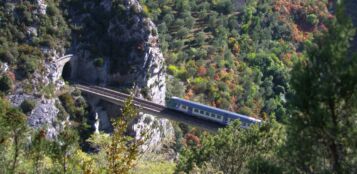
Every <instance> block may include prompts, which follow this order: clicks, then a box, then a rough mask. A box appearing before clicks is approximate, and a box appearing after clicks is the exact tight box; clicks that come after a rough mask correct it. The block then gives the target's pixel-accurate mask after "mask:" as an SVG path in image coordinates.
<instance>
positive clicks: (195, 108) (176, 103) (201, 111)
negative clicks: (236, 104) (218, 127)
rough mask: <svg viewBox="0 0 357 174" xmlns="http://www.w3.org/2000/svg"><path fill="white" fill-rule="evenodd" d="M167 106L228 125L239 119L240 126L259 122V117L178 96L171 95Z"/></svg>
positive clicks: (245, 126)
mask: <svg viewBox="0 0 357 174" xmlns="http://www.w3.org/2000/svg"><path fill="white" fill-rule="evenodd" d="M167 107H168V108H170V109H173V110H176V111H179V112H183V113H186V114H189V115H192V116H195V117H200V118H203V119H206V120H210V121H213V122H217V123H220V124H223V125H228V124H229V123H230V122H232V121H234V120H237V119H239V120H240V122H241V127H242V128H247V127H249V126H250V125H252V124H259V125H260V124H261V122H262V121H261V120H260V119H256V118H252V117H249V116H246V115H242V114H238V113H234V112H230V111H226V110H223V109H219V108H215V107H211V106H207V105H203V104H201V103H197V102H192V101H189V100H185V99H182V98H179V97H171V98H170V99H169V101H168V102H167Z"/></svg>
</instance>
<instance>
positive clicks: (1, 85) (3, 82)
mask: <svg viewBox="0 0 357 174" xmlns="http://www.w3.org/2000/svg"><path fill="white" fill-rule="evenodd" d="M11 88H12V80H11V79H10V78H9V77H8V76H6V75H5V76H3V77H0V91H2V92H5V93H7V92H9V91H10V90H11Z"/></svg>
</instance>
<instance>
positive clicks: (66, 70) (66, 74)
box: [62, 62, 72, 81]
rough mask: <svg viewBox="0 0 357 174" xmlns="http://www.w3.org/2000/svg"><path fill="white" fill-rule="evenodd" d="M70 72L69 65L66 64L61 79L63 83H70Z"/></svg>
mask: <svg viewBox="0 0 357 174" xmlns="http://www.w3.org/2000/svg"><path fill="white" fill-rule="evenodd" d="M71 72H72V67H71V63H70V62H67V63H66V64H65V65H64V67H63V71H62V78H63V79H64V80H65V81H70V80H71Z"/></svg>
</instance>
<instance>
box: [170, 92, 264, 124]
mask: <svg viewBox="0 0 357 174" xmlns="http://www.w3.org/2000/svg"><path fill="white" fill-rule="evenodd" d="M171 98H172V99H175V100H178V101H180V102H184V103H188V104H194V105H197V106H200V107H203V108H208V109H211V110H215V111H219V112H222V113H225V114H230V115H234V116H237V117H240V118H245V119H248V120H252V121H256V122H261V120H260V119H256V118H253V117H249V116H246V115H242V114H238V113H235V112H231V111H227V110H223V109H220V108H215V107H212V106H207V105H204V104H201V103H197V102H193V101H189V100H185V99H182V98H179V97H171Z"/></svg>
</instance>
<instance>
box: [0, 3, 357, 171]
mask: <svg viewBox="0 0 357 174" xmlns="http://www.w3.org/2000/svg"><path fill="white" fill-rule="evenodd" d="M111 2H112V4H111V5H112V8H111V10H105V7H104V5H100V4H102V1H97V0H95V1H82V0H62V1H59V0H48V1H46V4H47V9H46V14H42V13H40V12H38V9H39V4H37V2H36V1H16V2H15V1H11V2H10V1H4V2H0V61H1V62H5V63H7V64H9V68H8V71H7V72H5V73H2V74H0V173H39V174H41V173H86V174H93V173H118V174H123V173H124V174H125V173H127V174H128V173H192V174H198V173H227V174H229V173H232V174H236V173H276V174H280V173H281V174H282V173H333V174H335V173H336V174H340V173H357V167H356V166H357V148H356V144H357V141H356V138H355V137H357V128H356V127H357V125H356V124H357V110H356V109H357V96H356V89H357V81H356V79H357V77H356V76H357V72H356V71H357V56H356V55H357V54H356V53H355V52H354V51H351V50H350V41H351V39H352V37H353V36H354V35H355V29H354V28H353V26H352V24H351V22H350V21H349V19H348V18H347V17H345V16H344V11H343V10H342V8H341V4H338V3H337V7H338V8H336V9H334V10H333V11H334V14H335V16H334V15H332V14H331V13H330V12H329V10H328V9H327V1H325V0H321V1H320V0H319V1H317V0H316V1H307V0H306V1H296V0H264V1H260V0H250V1H247V2H246V1H243V0H210V1H206V0H190V1H188V0H176V1H173V0H161V1H154V0H140V3H141V4H142V7H143V8H142V11H141V9H140V8H139V7H132V8H131V9H129V12H128V11H126V10H127V9H126V8H125V5H124V4H123V3H124V1H123V0H113V1H111ZM88 4H89V5H88ZM342 5H343V4H342ZM134 15H138V16H145V17H149V18H151V19H152V20H153V21H154V22H155V23H156V24H157V30H156V29H155V28H152V29H151V31H149V28H148V27H144V28H140V29H138V30H140V31H142V30H145V31H143V32H145V33H148V32H151V34H152V35H154V36H156V35H159V37H160V42H157V43H160V47H161V49H162V51H163V53H164V55H165V57H166V63H167V70H168V73H169V76H168V80H167V82H168V84H167V97H171V96H178V97H184V98H186V99H190V100H195V101H199V102H202V103H206V104H209V105H212V106H215V107H220V108H224V109H229V110H231V111H235V112H239V113H242V114H246V115H249V116H252V117H257V118H262V119H263V120H264V121H263V122H262V123H261V125H254V126H252V127H250V128H248V129H243V128H241V125H240V122H239V121H236V122H233V123H232V124H231V125H229V126H228V127H226V128H224V129H220V130H219V131H218V133H217V134H209V133H207V132H204V131H201V130H199V129H196V128H191V127H189V126H187V125H183V124H180V123H174V129H175V138H176V139H175V143H174V145H173V147H172V148H174V150H175V151H176V152H177V153H179V159H178V162H177V164H174V163H173V162H168V161H165V160H164V159H160V161H159V162H158V161H153V160H151V161H146V160H143V159H141V160H140V159H139V157H140V153H141V151H140V146H141V145H143V143H144V142H145V140H146V138H147V137H148V135H146V134H145V132H148V131H142V132H144V133H143V134H142V135H141V137H131V136H128V135H127V132H126V130H127V127H128V126H129V123H130V122H131V120H132V119H134V117H135V116H136V115H138V112H137V110H136V108H135V106H134V103H133V98H132V97H130V98H129V99H128V100H127V101H126V102H125V105H124V107H123V110H122V115H121V116H120V117H119V118H118V119H116V120H113V132H112V134H111V135H109V134H105V133H102V132H100V133H94V134H90V131H88V130H89V129H90V127H89V126H88V125H87V115H88V111H89V107H88V104H87V103H86V101H85V100H84V99H83V97H81V94H80V92H79V91H74V92H72V93H64V94H62V95H60V96H58V99H59V100H58V101H57V102H56V107H57V108H58V110H59V112H58V115H57V118H58V119H59V120H58V121H59V122H61V123H63V124H61V125H62V127H61V128H58V129H59V130H60V131H59V132H58V134H57V135H55V136H54V137H52V138H51V137H49V132H47V131H48V129H47V128H46V126H44V127H40V128H30V127H29V126H28V124H27V117H26V114H28V113H30V112H31V111H32V110H33V109H34V107H35V104H36V102H35V101H32V100H25V101H23V102H22V103H21V105H20V106H19V107H14V106H11V105H10V103H9V102H8V101H7V98H8V96H3V95H7V94H10V93H11V92H12V91H13V89H14V86H15V84H16V87H18V84H19V83H24V85H23V86H22V87H23V91H24V92H25V93H32V92H33V91H34V88H38V89H39V90H38V91H37V92H40V93H41V94H43V95H44V96H45V97H47V98H52V97H57V96H55V93H54V90H55V86H54V84H51V83H50V84H47V85H44V84H34V85H33V84H32V83H31V82H32V81H31V79H32V78H34V77H36V76H37V75H41V73H43V67H42V66H43V62H44V61H46V60H45V58H48V57H50V56H53V55H50V54H51V52H52V51H55V50H56V51H62V49H63V48H66V47H69V46H70V45H69V43H70V41H69V39H68V38H69V36H70V34H71V32H72V33H73V40H75V42H76V43H77V42H78V43H79V44H78V45H75V46H76V49H79V50H81V51H82V53H78V54H86V53H87V52H89V53H90V56H91V58H92V61H91V62H92V63H93V65H94V66H95V67H97V68H100V67H103V66H104V60H108V61H110V72H111V73H113V74H120V75H124V76H125V75H126V74H127V73H130V72H131V71H134V72H135V71H138V69H135V67H130V66H128V65H129V64H130V61H133V60H132V59H131V58H132V57H131V56H132V55H130V53H132V52H133V51H135V53H137V54H138V56H144V55H143V54H142V53H143V50H144V45H145V44H146V43H144V42H143V39H142V38H132V39H130V40H128V41H123V40H122V39H121V38H120V37H114V36H121V35H122V34H123V33H125V32H124V30H129V29H130V30H135V27H133V26H134V24H135V21H136V19H137V18H136V17H134ZM79 17H80V18H81V20H80V22H79V21H78V20H77V19H78V18H79ZM141 22H142V23H143V24H144V25H149V22H148V20H146V19H144V20H142V21H141ZM114 24H123V25H114ZM108 30H110V32H108ZM146 30H147V31H146ZM72 46H74V45H72ZM79 56H80V55H79ZM37 73H38V74H37ZM25 83H26V84H25ZM35 85H40V86H35ZM16 90H18V88H16ZM147 93H148V89H147V88H145V89H143V90H142V95H144V96H145V95H147ZM84 149H86V150H87V149H90V150H92V151H91V152H92V153H86V152H84ZM175 165H176V166H175Z"/></svg>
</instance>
